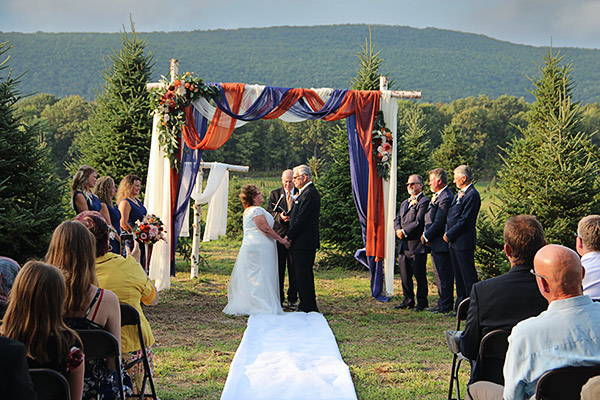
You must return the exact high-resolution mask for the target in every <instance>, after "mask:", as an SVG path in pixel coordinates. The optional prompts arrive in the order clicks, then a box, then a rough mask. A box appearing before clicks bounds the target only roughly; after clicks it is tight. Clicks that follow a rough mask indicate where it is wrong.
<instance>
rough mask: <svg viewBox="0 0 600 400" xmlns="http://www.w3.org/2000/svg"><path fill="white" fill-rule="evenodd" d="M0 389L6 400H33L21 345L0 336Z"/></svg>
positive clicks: (33, 395) (33, 391)
mask: <svg viewBox="0 0 600 400" xmlns="http://www.w3.org/2000/svg"><path fill="white" fill-rule="evenodd" d="M0 354H2V357H0V387H1V388H2V398H3V399H6V400H35V399H36V394H35V390H34V388H33V382H31V377H30V376H29V367H28V366H27V349H26V348H25V346H24V345H23V343H20V342H17V341H16V340H12V339H9V338H5V337H3V336H0Z"/></svg>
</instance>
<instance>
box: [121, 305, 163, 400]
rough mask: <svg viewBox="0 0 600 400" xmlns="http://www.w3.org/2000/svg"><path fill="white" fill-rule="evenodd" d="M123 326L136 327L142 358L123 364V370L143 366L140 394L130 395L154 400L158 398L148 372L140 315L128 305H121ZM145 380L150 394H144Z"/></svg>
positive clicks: (148, 366) (148, 365)
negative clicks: (140, 364) (148, 385)
mask: <svg viewBox="0 0 600 400" xmlns="http://www.w3.org/2000/svg"><path fill="white" fill-rule="evenodd" d="M125 325H135V326H136V327H137V332H138V338H139V341H140V346H141V350H142V358H138V359H137V360H133V361H130V362H128V363H124V364H123V367H124V368H125V370H128V369H129V368H131V367H133V366H134V365H136V364H139V363H142V365H143V366H144V378H143V380H142V386H141V388H140V393H138V394H134V395H132V397H139V398H140V399H142V398H145V397H151V398H153V399H154V400H156V399H157V398H158V397H157V396H156V390H155V389H154V380H153V379H152V372H151V371H150V362H149V361H148V354H147V353H146V343H145V342H144V334H143V333H142V324H141V323H140V314H139V313H138V312H137V310H136V309H135V308H133V307H132V306H130V305H129V304H124V303H121V326H125ZM146 380H147V381H148V383H149V384H150V392H151V394H146Z"/></svg>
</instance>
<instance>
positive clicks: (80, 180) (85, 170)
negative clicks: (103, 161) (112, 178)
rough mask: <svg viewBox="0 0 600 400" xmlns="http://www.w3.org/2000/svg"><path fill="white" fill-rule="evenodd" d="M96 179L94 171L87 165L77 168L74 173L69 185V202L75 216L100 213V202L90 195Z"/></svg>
mask: <svg viewBox="0 0 600 400" xmlns="http://www.w3.org/2000/svg"><path fill="white" fill-rule="evenodd" d="M97 177H98V173H97V172H96V170H95V169H94V168H92V167H90V166H87V165H83V166H81V167H79V169H78V170H77V172H76V173H75V176H74V177H73V184H72V185H71V201H72V205H73V209H74V210H75V212H76V213H77V214H79V213H80V212H83V211H100V210H101V209H102V204H101V203H100V200H99V199H98V197H96V195H95V194H94V193H92V188H93V187H94V185H95V184H96V178H97Z"/></svg>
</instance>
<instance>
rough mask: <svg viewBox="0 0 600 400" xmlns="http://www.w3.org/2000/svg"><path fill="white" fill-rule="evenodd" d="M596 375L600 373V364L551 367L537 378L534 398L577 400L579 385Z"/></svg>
mask: <svg viewBox="0 0 600 400" xmlns="http://www.w3.org/2000/svg"><path fill="white" fill-rule="evenodd" d="M597 375H600V365H594V366H588V367H564V368H557V369H551V370H550V371H546V372H545V373H544V374H543V375H542V376H541V377H540V379H538V382H537V385H536V388H535V398H536V400H558V399H560V400H579V399H580V398H581V397H580V394H581V387H582V386H583V385H585V383H586V382H587V381H588V380H589V379H590V378H592V377H594V376H597Z"/></svg>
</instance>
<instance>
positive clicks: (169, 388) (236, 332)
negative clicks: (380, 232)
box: [144, 239, 469, 400]
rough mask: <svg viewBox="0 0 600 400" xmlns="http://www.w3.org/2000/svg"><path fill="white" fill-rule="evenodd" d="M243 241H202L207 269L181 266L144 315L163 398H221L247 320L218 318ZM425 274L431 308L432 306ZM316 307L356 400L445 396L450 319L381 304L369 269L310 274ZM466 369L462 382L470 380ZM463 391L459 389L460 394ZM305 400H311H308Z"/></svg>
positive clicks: (452, 325)
mask: <svg viewBox="0 0 600 400" xmlns="http://www.w3.org/2000/svg"><path fill="white" fill-rule="evenodd" d="M239 245H240V243H239V242H236V241H231V240H226V239H221V240H218V241H215V242H210V243H203V244H202V246H201V254H202V255H203V256H204V257H205V258H206V260H207V261H208V264H209V267H206V266H204V267H202V268H201V269H200V274H199V277H198V278H196V279H193V280H190V279H189V262H188V261H185V260H180V261H179V262H178V266H177V269H178V272H177V276H176V277H174V278H173V279H172V285H171V289H170V290H168V291H163V292H161V293H160V303H159V305H158V306H156V307H146V308H145V309H144V312H145V314H146V316H147V317H148V319H149V320H150V324H151V325H152V329H153V332H154V335H155V337H156V344H155V346H154V349H155V368H156V372H155V382H156V385H157V389H158V394H159V396H160V398H161V399H163V400H169V399H219V398H220V396H221V392H222V390H223V386H224V384H225V380H226V378H227V373H228V371H229V365H230V364H231V361H232V359H233V356H234V354H235V351H236V349H237V347H238V345H239V343H240V341H241V338H242V335H243V332H244V329H245V328H246V323H247V317H233V316H228V315H225V314H223V313H222V312H221V310H222V309H223V307H225V305H226V304H227V282H228V280H229V275H230V273H231V270H232V268H233V264H234V262H235V258H236V256H237V251H238V248H239ZM428 268H429V272H428V275H429V282H431V283H430V285H429V289H430V296H429V299H430V304H432V305H433V304H435V301H436V300H437V295H436V290H435V286H434V285H433V283H432V282H433V273H432V271H431V267H428ZM315 284H316V290H317V302H318V305H319V308H320V311H321V312H322V313H323V315H324V316H325V318H326V319H327V320H328V322H329V325H330V326H331V329H332V330H333V333H334V335H335V337H336V339H337V342H338V345H339V348H340V352H341V355H342V358H343V359H344V361H345V362H346V364H347V365H348V366H349V368H350V372H351V375H352V380H353V382H354V386H355V388H356V392H357V395H358V398H359V399H361V400H362V399H364V400H367V399H373V400H382V399H440V398H445V397H446V396H447V390H448V379H449V372H450V366H451V361H452V358H451V354H450V353H449V351H448V349H447V346H446V343H445V340H444V335H443V333H444V331H445V330H447V329H454V328H455V324H456V321H455V319H454V318H448V317H446V316H442V315H438V314H432V313H429V312H413V311H408V310H395V309H394V308H393V305H394V304H397V303H398V302H399V298H398V296H396V298H394V299H393V301H392V302H390V303H381V302H379V301H376V300H374V299H373V298H372V297H371V295H370V283H369V273H368V271H366V270H365V271H345V270H341V269H333V270H327V271H315ZM400 290H401V289H400V281H399V277H398V276H397V277H396V287H395V291H396V294H398V293H399V291H400ZM468 373H469V371H468V367H465V368H463V370H462V377H461V381H462V382H463V383H464V382H466V381H467V379H468ZM463 393H464V388H463ZM307 400H309V399H307Z"/></svg>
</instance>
